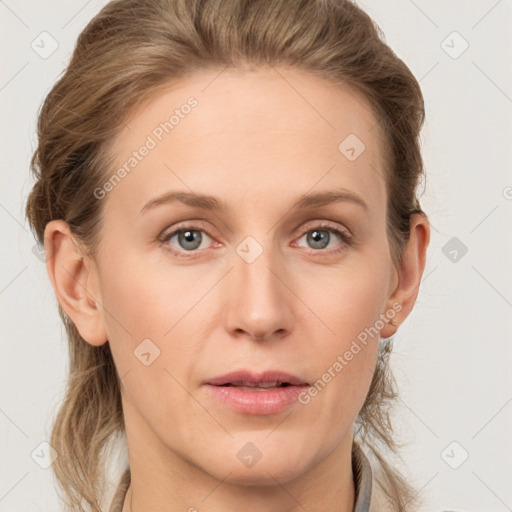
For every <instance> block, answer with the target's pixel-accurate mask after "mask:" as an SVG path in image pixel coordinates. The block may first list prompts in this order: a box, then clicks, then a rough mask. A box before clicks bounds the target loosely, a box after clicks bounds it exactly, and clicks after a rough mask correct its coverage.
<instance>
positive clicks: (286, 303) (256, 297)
mask: <svg viewBox="0 0 512 512" xmlns="http://www.w3.org/2000/svg"><path fill="white" fill-rule="evenodd" d="M237 258H238V256H237V257H236V258H235V263H234V268H233V270H232V271H231V272H230V274H229V282H228V283H227V286H226V288H227V290H228V291H227V293H228V294H229V299H228V300H227V304H228V307H227V308H226V311H225V325H226V328H227V330H228V332H230V333H231V334H232V335H233V336H235V337H238V338H242V337H244V336H245V337H247V338H249V339H252V340H254V341H271V340H277V339H281V338H284V337H285V336H287V335H288V334H290V333H291V331H292V325H293V301H294V300H295V301H296V299H295V298H294V296H293V293H292V292H291V291H290V289H289V286H290V285H289V284H288V281H290V276H289V273H288V272H286V270H284V265H282V264H279V263H278V262H277V261H276V259H275V258H271V257H270V254H269V251H266V250H264V251H263V253H262V254H261V255H260V256H259V257H258V258H257V259H256V260H255V261H252V262H251V263H248V262H247V261H245V260H244V259H242V258H238V259H237Z"/></svg>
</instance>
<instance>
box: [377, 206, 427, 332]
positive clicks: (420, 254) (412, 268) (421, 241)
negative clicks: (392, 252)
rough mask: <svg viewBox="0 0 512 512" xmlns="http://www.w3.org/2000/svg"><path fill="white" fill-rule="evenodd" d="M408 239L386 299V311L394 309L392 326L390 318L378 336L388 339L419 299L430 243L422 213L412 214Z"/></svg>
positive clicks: (425, 218)
mask: <svg viewBox="0 0 512 512" xmlns="http://www.w3.org/2000/svg"><path fill="white" fill-rule="evenodd" d="M410 226H411V227H410V235H409V240H408V241H407V243H406V244H405V246H404V248H403V250H402V258H401V262H400V267H399V268H398V284H397V286H396V288H395V290H394V292H393V293H392V295H391V296H390V297H389V299H388V304H387V308H388V311H391V310H392V309H393V310H395V315H393V319H392V320H393V321H394V323H395V324H396V325H393V323H392V321H391V319H390V321H389V322H388V323H386V325H385V327H384V328H383V329H382V331H381V337H383V338H389V337H390V336H392V335H393V334H395V332H396V331H397V330H398V327H399V326H400V324H401V323H403V322H404V320H405V319H406V318H407V317H408V316H409V313H410V312H411V311H412V308H413V307H414V304H415V302H416V298H417V296H418V292H419V287H420V283H421V277H422V275H423V271H424V269H425V264H426V259H427V247H428V244H429V242H430V224H429V222H428V218H427V216H426V215H425V214H423V213H415V214H413V215H411V223H410Z"/></svg>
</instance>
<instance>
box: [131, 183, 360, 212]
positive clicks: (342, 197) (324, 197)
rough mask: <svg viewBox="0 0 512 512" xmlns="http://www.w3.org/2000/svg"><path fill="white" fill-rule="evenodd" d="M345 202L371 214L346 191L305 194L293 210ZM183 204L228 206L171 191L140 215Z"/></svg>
mask: <svg viewBox="0 0 512 512" xmlns="http://www.w3.org/2000/svg"><path fill="white" fill-rule="evenodd" d="M339 201H344V202H350V203H353V204H356V205H358V206H360V207H361V208H362V209H363V210H364V211H365V212H366V213H369V207H368V205H367V204H366V203H365V202H364V200H363V199H362V198H361V197H360V196H359V195H357V194H355V193H354V192H351V191H350V190H346V189H335V190H326V191H323V192H317V193H315V194H303V195H301V196H299V198H298V199H297V200H296V201H295V203H293V205H292V207H291V209H292V210H293V209H295V210H301V209H306V208H314V207H319V206H326V205H328V204H331V203H335V202H339ZM174 202H181V203H184V204H186V205H188V206H191V207H196V208H200V209H203V210H209V211H214V212H217V211H222V210H227V209H228V208H227V205H226V204H225V203H224V202H223V201H222V200H219V199H218V198H216V197H215V196H211V195H207V194H197V193H194V192H182V191H170V192H167V193H165V194H163V195H161V196H158V197H156V198H154V199H152V200H151V201H149V202H147V203H146V204H145V205H144V207H143V208H142V210H141V211H140V213H141V214H142V213H144V212H146V211H147V210H150V209H153V208H156V207H157V206H161V205H165V204H172V203H174Z"/></svg>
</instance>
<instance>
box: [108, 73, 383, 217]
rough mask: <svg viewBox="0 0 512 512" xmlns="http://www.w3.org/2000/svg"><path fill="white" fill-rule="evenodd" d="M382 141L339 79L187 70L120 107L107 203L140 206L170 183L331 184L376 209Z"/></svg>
mask: <svg viewBox="0 0 512 512" xmlns="http://www.w3.org/2000/svg"><path fill="white" fill-rule="evenodd" d="M382 144H383V141H382V139H381V131H380V129H379V127H378V125H377V124H376V119H375V117H374V116H373V114H372V112H371V110H370V108H369V106H368V104H367V102H366V101H365V99H364V97H363V96H362V95H361V94H359V93H358V92H356V91H354V90H353V89H351V88H349V87H346V86H339V85H334V84H332V83H330V82H327V81H326V80H324V79H321V78H319V77H316V76H313V75H311V74H309V73H306V72H303V71H300V70H295V69H289V68H256V69H252V70H239V69H236V70H235V69H227V70H201V71H196V72H194V73H193V74H190V75H188V76H187V77H185V78H181V79H180V80H177V81H174V82H170V83H169V84H168V86H167V87H166V88H165V89H162V90H161V91H159V93H158V94H156V95H155V96H154V97H153V98H151V100H149V101H148V102H146V103H145V104H144V105H143V107H141V108H139V109H138V110H137V111H135V112H133V113H132V114H131V115H130V116H129V117H127V119H126V126H125V127H124V128H123V129H122V130H121V131H120V132H119V134H118V135H117V137H116V139H115V140H114V143H113V145H112V147H111V148H110V150H111V153H112V154H113V156H114V158H115V168H113V169H110V174H112V173H113V172H115V171H116V169H118V168H120V167H121V166H124V168H125V170H126V171H127V172H125V173H123V174H124V175H126V177H123V179H122V182H120V183H119V185H116V186H115V188H114V190H112V191H111V192H109V196H108V203H109V204H110V205H116V203H119V202H124V203H126V202H128V203H129V205H130V207H131V208H132V209H133V208H134V207H135V208H136V207H139V208H138V210H139V211H140V209H141V208H142V207H143V205H144V204H145V202H146V201H147V200H149V199H151V198H152V196H154V195H157V194H161V193H162V192H165V191H166V190H175V189H179V190H189V191H194V192H197V193H204V194H210V195H218V196H220V197H226V196H227V197H231V198H233V200H235V198H242V197H243V198H244V201H245V200H246V199H247V198H248V195H249V194H252V197H253V198H257V197H258V196H260V197H269V196H272V195H274V197H275V195H276V194H278V195H279V197H280V199H283V200H284V199H285V197H286V196H288V195H289V196H290V200H293V199H294V198H296V197H297V195H300V194H303V193H304V192H307V191H308V190H312V191H315V189H317V188H318V189H322V190H325V189H326V188H328V187H333V186H336V187H344V188H347V189H348V190H352V191H354V192H356V193H359V194H360V195H362V196H364V197H366V198H367V200H368V201H367V202H369V203H370V205H373V208H374V209H377V210H378V209H380V208H382V207H385V206H384V205H385V183H384V179H383V176H384V161H383V155H382V147H383V146H382ZM144 147H147V148H149V149H143V148H144ZM139 150H140V151H139ZM141 153H144V155H143V156H141ZM129 161H130V162H129ZM128 162H129V165H127V163H128ZM110 174H109V176H110ZM107 178H108V176H107ZM244 204H246V202H244ZM117 206H119V207H122V206H123V205H121V204H117Z"/></svg>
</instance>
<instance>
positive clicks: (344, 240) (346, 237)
mask: <svg viewBox="0 0 512 512" xmlns="http://www.w3.org/2000/svg"><path fill="white" fill-rule="evenodd" d="M183 231H201V232H203V233H206V234H207V235H208V236H209V237H210V238H212V239H213V237H212V236H211V235H210V234H209V233H208V231H207V230H206V229H204V227H201V226H197V225H193V224H187V225H183V226H178V227H177V228H175V229H173V230H172V231H169V232H166V231H164V232H163V233H162V235H160V236H159V238H158V241H159V242H160V246H165V250H168V251H170V252H171V253H172V254H174V255H176V256H179V257H183V258H190V257H193V256H192V255H193V254H194V253H197V252H198V251H200V250H201V249H194V250H193V251H184V250H182V251H178V250H176V249H174V248H171V247H172V246H171V245H169V244H168V242H169V240H170V239H171V238H172V237H173V236H174V235H176V234H177V233H180V232H183ZM311 231H329V232H331V233H335V234H336V235H338V236H339V237H340V239H341V243H340V247H338V248H337V249H334V250H324V249H309V251H308V252H309V253H310V254H314V253H320V252H325V253H327V254H337V253H339V252H341V251H343V250H345V248H346V247H350V246H351V245H352V238H353V235H352V234H350V233H349V232H348V231H346V230H343V229H340V228H335V227H333V226H331V225H330V224H325V223H320V224H315V225H313V226H312V225H307V226H306V227H305V228H304V230H302V232H301V234H300V236H299V239H300V238H302V237H303V236H304V235H305V234H307V233H310V232H311ZM203 250H204V249H203Z"/></svg>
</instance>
